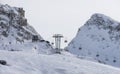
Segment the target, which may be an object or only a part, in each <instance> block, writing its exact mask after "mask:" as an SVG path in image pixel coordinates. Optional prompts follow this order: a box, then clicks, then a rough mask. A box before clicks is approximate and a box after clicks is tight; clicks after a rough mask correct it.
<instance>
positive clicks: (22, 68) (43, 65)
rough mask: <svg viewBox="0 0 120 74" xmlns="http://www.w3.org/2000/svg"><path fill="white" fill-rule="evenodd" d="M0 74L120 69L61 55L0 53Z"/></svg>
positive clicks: (96, 73)
mask: <svg viewBox="0 0 120 74" xmlns="http://www.w3.org/2000/svg"><path fill="white" fill-rule="evenodd" d="M0 59H2V60H6V62H7V65H1V64H0V74H119V73H120V69H118V68H114V67H110V66H107V65H106V66H105V65H102V64H98V63H94V62H90V61H85V60H81V59H78V58H76V57H75V56H73V55H71V54H68V53H62V54H61V55H59V54H54V55H44V54H36V53H23V52H17V51H16V52H9V51H0Z"/></svg>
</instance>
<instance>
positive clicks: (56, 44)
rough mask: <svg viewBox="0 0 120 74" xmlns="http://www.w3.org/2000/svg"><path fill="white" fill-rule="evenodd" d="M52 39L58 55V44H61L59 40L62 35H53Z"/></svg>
mask: <svg viewBox="0 0 120 74" xmlns="http://www.w3.org/2000/svg"><path fill="white" fill-rule="evenodd" d="M53 38H55V49H56V53H60V44H61V38H63V35H61V34H54V35H53Z"/></svg>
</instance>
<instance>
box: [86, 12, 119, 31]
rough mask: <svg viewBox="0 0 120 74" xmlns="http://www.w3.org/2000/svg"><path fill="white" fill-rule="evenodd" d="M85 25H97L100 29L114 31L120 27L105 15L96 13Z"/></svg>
mask: <svg viewBox="0 0 120 74" xmlns="http://www.w3.org/2000/svg"><path fill="white" fill-rule="evenodd" d="M85 25H96V26H98V27H99V28H105V29H110V30H114V29H116V28H118V26H120V23H119V22H117V21H115V20H113V19H111V18H110V17H108V16H106V15H104V14H99V13H95V14H93V15H92V16H91V18H90V19H89V20H88V21H87V22H86V24H85Z"/></svg>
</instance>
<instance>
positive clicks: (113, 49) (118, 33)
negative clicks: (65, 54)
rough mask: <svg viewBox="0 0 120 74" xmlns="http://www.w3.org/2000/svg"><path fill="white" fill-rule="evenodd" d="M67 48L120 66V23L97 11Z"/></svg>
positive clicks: (83, 55) (72, 51) (80, 54)
mask: <svg viewBox="0 0 120 74" xmlns="http://www.w3.org/2000/svg"><path fill="white" fill-rule="evenodd" d="M66 50H68V51H69V52H71V53H73V54H76V55H78V56H81V57H85V58H89V57H90V58H92V59H94V60H97V61H98V62H100V63H105V64H109V65H112V66H117V67H120V23H119V22H117V21H115V20H113V19H111V18H110V17H108V16H105V15H103V14H99V13H96V14H94V15H92V16H91V18H90V19H89V20H88V21H87V22H86V23H85V24H84V25H83V26H82V27H81V28H79V30H78V33H77V35H76V37H75V38H74V39H73V40H72V41H71V42H70V43H69V45H68V46H67V47H66Z"/></svg>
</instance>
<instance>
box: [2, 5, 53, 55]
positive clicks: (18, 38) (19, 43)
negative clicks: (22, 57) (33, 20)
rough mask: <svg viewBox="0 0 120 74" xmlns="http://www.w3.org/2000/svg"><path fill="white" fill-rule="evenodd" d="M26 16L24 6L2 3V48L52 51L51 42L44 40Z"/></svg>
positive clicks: (41, 51)
mask: <svg viewBox="0 0 120 74" xmlns="http://www.w3.org/2000/svg"><path fill="white" fill-rule="evenodd" d="M24 16H25V11H24V10H23V8H17V7H11V6H9V5H2V4H0V50H9V51H27V52H33V51H35V52H38V53H52V52H53V51H52V47H51V45H50V44H49V42H48V41H45V40H43V38H42V37H41V36H40V35H39V34H38V33H37V32H36V31H35V30H34V28H33V27H31V26H30V25H29V24H28V22H27V19H26V18H25V17H24ZM31 50H32V51H31Z"/></svg>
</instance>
